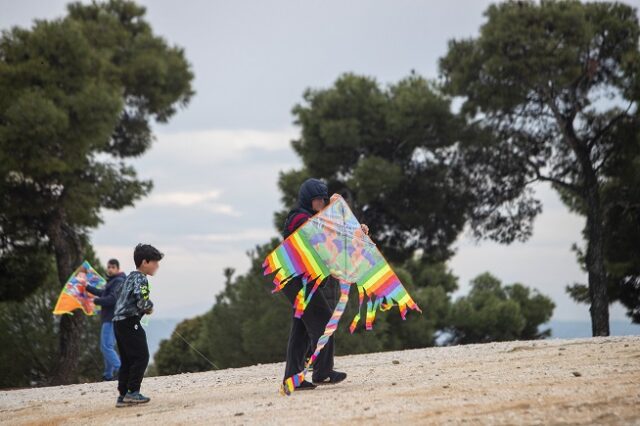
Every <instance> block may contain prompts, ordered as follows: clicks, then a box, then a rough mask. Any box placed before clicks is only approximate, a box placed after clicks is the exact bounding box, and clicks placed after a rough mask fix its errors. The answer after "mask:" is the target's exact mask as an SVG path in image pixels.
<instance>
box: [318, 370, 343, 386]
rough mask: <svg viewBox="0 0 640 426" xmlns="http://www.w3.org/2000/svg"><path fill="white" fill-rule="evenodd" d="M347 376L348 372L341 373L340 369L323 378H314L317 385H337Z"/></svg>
mask: <svg viewBox="0 0 640 426" xmlns="http://www.w3.org/2000/svg"><path fill="white" fill-rule="evenodd" d="M346 378H347V373H341V372H339V371H332V372H331V373H329V375H328V376H326V377H323V378H314V379H313V383H314V384H316V385H335V384H337V383H340V382H342V381H344V379H346Z"/></svg>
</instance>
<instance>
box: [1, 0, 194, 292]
mask: <svg viewBox="0 0 640 426" xmlns="http://www.w3.org/2000/svg"><path fill="white" fill-rule="evenodd" d="M68 11H69V13H68V15H67V16H66V17H64V18H61V19H57V20H54V21H36V23H35V24H34V25H33V27H32V28H30V29H23V28H18V27H15V28H12V29H11V30H9V31H5V32H4V33H3V34H2V37H1V38H0V230H1V231H2V232H1V233H2V238H1V239H0V274H2V275H1V276H2V277H5V276H7V277H10V276H12V275H15V276H25V274H23V272H24V271H22V270H20V268H19V265H16V262H13V261H11V259H12V258H16V257H21V258H25V256H29V258H30V259H32V261H33V262H38V265H41V264H42V259H43V257H45V256H44V255H43V252H45V253H46V252H47V251H49V250H50V249H53V250H54V251H55V253H56V254H57V255H58V258H61V257H63V256H62V255H63V253H61V252H62V251H65V249H66V250H67V251H69V255H70V256H71V260H73V261H77V260H78V256H79V253H80V252H81V251H82V248H81V247H73V245H72V244H67V246H66V247H65V246H64V241H56V240H57V239H59V238H63V239H65V240H67V241H68V240H74V239H76V240H77V239H78V238H79V237H80V236H82V235H85V234H86V233H87V230H88V228H91V227H95V226H96V225H98V224H99V223H100V211H101V209H103V208H109V209H121V208H123V207H125V206H128V205H131V204H132V203H133V202H134V201H135V200H137V199H139V198H140V197H142V196H143V195H145V194H146V193H148V191H149V190H150V189H151V182H149V181H141V180H139V179H138V178H137V176H136V173H135V170H133V168H132V167H131V166H129V165H127V164H126V163H125V162H124V161H123V159H125V158H128V157H135V156H138V155H140V154H142V153H143V152H144V151H145V150H146V149H147V148H148V147H149V146H150V144H151V140H152V133H151V129H150V125H149V124H150V123H149V121H150V120H151V119H155V120H157V121H159V122H166V121H167V120H168V119H169V118H170V117H171V116H172V115H173V114H174V113H175V111H176V108H177V107H178V106H180V105H186V104H187V103H188V101H189V99H190V97H191V96H192V95H193V90H192V89H191V80H192V79H193V75H192V73H191V71H190V67H189V64H188V63H187V61H186V60H185V58H184V52H183V51H182V49H180V48H177V47H172V46H169V45H167V43H166V41H164V39H162V38H161V37H158V36H156V35H154V34H153V32H152V30H151V28H150V26H149V24H148V23H147V22H146V21H145V20H144V14H145V9H144V8H142V7H139V6H137V5H136V4H135V3H132V2H129V1H121V0H112V1H109V2H105V3H97V2H96V3H91V4H86V5H85V4H81V3H73V4H70V5H69V7H68ZM105 154H106V155H105ZM26 229H28V230H30V231H26ZM61 233H65V234H67V235H68V237H66V238H65V237H63V236H60V234H61ZM47 239H48V240H49V241H50V243H51V246H50V247H47V246H44V245H42V244H41V243H40V242H41V241H46V240H47ZM66 254H67V253H64V255H65V256H64V257H66ZM58 261H59V262H62V264H59V265H58V267H59V269H60V270H61V272H60V273H61V274H62V275H65V273H66V272H68V270H69V269H73V267H75V266H77V265H71V264H69V263H73V262H69V259H64V260H63V259H59V260H58ZM34 278H35V279H29V280H17V282H16V281H14V280H8V279H7V280H5V279H2V280H1V282H2V290H1V291H0V295H1V296H2V299H3V300H8V299H13V300H19V299H21V298H23V297H25V296H26V295H28V294H29V293H30V292H32V291H33V290H35V288H36V287H37V286H38V284H40V283H42V277H34ZM61 279H63V278H61ZM23 281H24V283H23ZM9 282H10V283H11V287H12V289H11V290H8V289H5V288H4V287H5V286H6V285H7V284H6V283H9Z"/></svg>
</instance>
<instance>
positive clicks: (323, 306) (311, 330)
mask: <svg viewBox="0 0 640 426" xmlns="http://www.w3.org/2000/svg"><path fill="white" fill-rule="evenodd" d="M328 202H329V191H328V188H327V185H325V184H324V182H322V181H320V180H318V179H307V180H306V181H305V182H304V183H303V184H302V185H301V186H300V190H299V192H298V203H297V205H296V207H295V208H294V209H293V210H291V211H290V212H289V215H288V216H287V219H286V221H285V224H284V230H283V232H282V236H283V237H284V238H287V237H288V236H289V235H291V234H292V233H293V232H295V230H296V229H298V228H299V227H300V226H301V225H302V224H303V223H304V222H306V221H307V219H309V218H310V217H311V216H313V215H315V214H316V213H317V212H319V211H320V210H322V209H323V208H324V207H325V206H326V205H327V203H328ZM362 229H363V231H364V232H365V233H368V232H369V228H368V227H367V226H366V225H362ZM333 281H335V279H334V278H332V277H329V278H327V279H326V280H325V282H324V283H323V284H322V285H321V287H320V288H319V289H318V291H317V292H316V293H315V295H314V296H313V297H312V298H311V302H310V303H309V306H307V309H306V310H305V312H304V314H303V315H302V318H300V319H298V318H296V317H293V318H292V320H291V331H290V332H289V342H288V344H287V363H286V367H285V373H284V378H285V380H286V379H287V378H288V377H291V376H293V375H294V374H297V373H299V372H300V371H302V370H304V365H305V361H306V358H307V356H308V355H309V354H308V352H309V351H311V353H313V351H314V350H315V347H316V344H317V343H318V339H319V338H320V336H322V334H323V333H324V329H325V326H326V325H327V323H328V322H329V319H330V318H331V315H332V314H333V309H332V307H333V308H335V300H332V302H330V301H329V300H327V295H329V294H330V293H331V290H333V288H332V287H331V286H333V285H334V284H335V283H334V282H333ZM301 286H302V282H301V279H300V278H294V280H292V282H290V283H289V284H287V286H286V287H284V289H283V290H282V291H283V292H284V294H285V295H286V296H287V298H288V299H289V300H290V301H291V303H293V301H294V300H295V297H296V294H297V292H298V291H299V290H300V288H301ZM325 289H326V290H325ZM332 299H334V298H332ZM333 355H334V345H333V336H331V337H330V338H329V341H328V342H327V344H326V345H325V347H324V348H323V349H322V350H321V351H320V353H319V354H318V357H317V358H316V360H315V362H314V365H313V375H312V381H313V383H311V382H308V381H306V380H305V381H303V382H302V383H301V384H300V386H299V387H298V388H297V389H298V390H311V389H315V388H316V384H320V383H322V384H324V383H330V384H336V383H340V382H341V381H343V380H344V379H346V378H347V374H346V373H341V372H339V371H335V370H334V369H333Z"/></svg>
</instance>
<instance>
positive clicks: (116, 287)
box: [86, 259, 126, 382]
mask: <svg viewBox="0 0 640 426" xmlns="http://www.w3.org/2000/svg"><path fill="white" fill-rule="evenodd" d="M107 276H108V277H109V279H108V281H107V284H106V285H105V286H104V288H95V287H93V286H91V285H88V286H87V287H86V289H87V291H88V292H89V293H91V294H95V295H96V296H98V297H96V298H94V299H93V303H95V304H96V305H98V306H100V307H101V308H102V309H101V310H100V319H101V320H102V329H101V330H100V351H101V352H102V357H103V358H104V373H103V374H102V380H104V381H107V382H109V381H111V380H115V374H114V373H115V372H116V371H118V370H119V369H120V358H119V357H118V352H116V340H115V335H114V332H113V322H112V320H113V311H114V309H115V306H116V301H117V300H118V295H119V294H120V288H121V287H122V283H123V282H124V279H125V278H126V275H125V274H124V273H123V272H120V262H118V260H117V259H110V260H109V261H108V262H107Z"/></svg>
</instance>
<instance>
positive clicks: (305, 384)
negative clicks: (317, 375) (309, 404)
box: [296, 380, 317, 391]
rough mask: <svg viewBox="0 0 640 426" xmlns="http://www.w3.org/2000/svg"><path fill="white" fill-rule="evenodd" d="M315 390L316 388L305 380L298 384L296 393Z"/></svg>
mask: <svg viewBox="0 0 640 426" xmlns="http://www.w3.org/2000/svg"><path fill="white" fill-rule="evenodd" d="M315 388H317V386H316V385H314V384H313V383H311V382H309V381H307V380H303V381H302V383H300V386H298V387H297V388H296V390H297V391H301V390H314V389H315Z"/></svg>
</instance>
